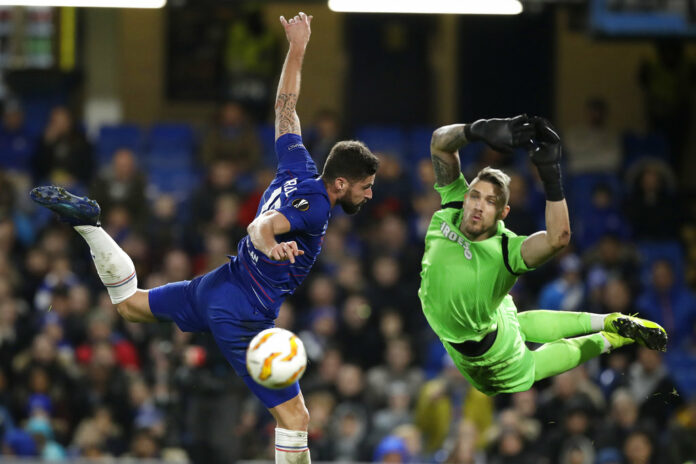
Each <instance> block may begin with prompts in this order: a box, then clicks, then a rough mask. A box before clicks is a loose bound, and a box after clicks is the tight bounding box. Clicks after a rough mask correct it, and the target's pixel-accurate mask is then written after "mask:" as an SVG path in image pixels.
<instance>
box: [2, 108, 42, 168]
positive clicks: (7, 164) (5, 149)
mask: <svg viewBox="0 0 696 464" xmlns="http://www.w3.org/2000/svg"><path fill="white" fill-rule="evenodd" d="M35 144H36V140H35V139H34V137H32V136H31V134H30V133H29V131H27V129H26V127H25V125H24V111H23V110H22V106H21V104H20V103H19V102H18V101H16V100H9V101H7V102H6V103H5V105H4V107H3V111H2V122H1V123H0V153H2V154H3V155H2V156H0V168H2V169H6V170H8V171H12V172H13V173H14V174H21V175H24V176H29V175H30V173H31V157H32V155H33V153H34V146H35Z"/></svg>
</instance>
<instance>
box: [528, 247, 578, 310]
mask: <svg viewBox="0 0 696 464" xmlns="http://www.w3.org/2000/svg"><path fill="white" fill-rule="evenodd" d="M560 268H561V272H562V274H561V276H560V277H559V278H558V279H556V280H554V281H553V282H551V283H549V284H548V285H546V286H545V287H544V288H542V289H541V295H540V296H539V303H538V306H539V307H540V308H545V309H557V310H562V311H578V310H580V308H581V305H582V304H583V302H584V298H585V288H584V285H583V282H582V276H581V275H580V273H581V271H582V264H581V262H580V258H578V257H577V256H576V255H573V254H569V255H566V256H564V257H563V258H561V262H560Z"/></svg>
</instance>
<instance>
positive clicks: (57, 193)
mask: <svg viewBox="0 0 696 464" xmlns="http://www.w3.org/2000/svg"><path fill="white" fill-rule="evenodd" d="M29 195H30V196H31V199H32V200H34V201H35V202H36V203H38V204H40V205H41V206H45V207H46V208H48V209H50V210H51V211H53V212H54V213H56V214H58V216H59V217H60V220H61V221H64V222H67V223H68V224H70V225H72V226H99V225H101V224H100V222H99V214H100V213H101V208H100V207H99V204H98V203H97V202H96V201H94V200H90V199H89V198H87V197H78V196H75V195H73V194H72V193H70V192H68V191H67V190H65V189H64V188H63V187H56V186H54V185H47V186H43V187H36V188H35V189H33V190H32V191H31V192H30V193H29Z"/></svg>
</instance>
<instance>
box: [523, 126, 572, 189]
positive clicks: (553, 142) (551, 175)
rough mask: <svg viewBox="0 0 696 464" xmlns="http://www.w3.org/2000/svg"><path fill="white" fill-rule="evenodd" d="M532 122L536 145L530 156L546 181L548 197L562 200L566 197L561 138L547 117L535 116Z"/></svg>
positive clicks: (542, 178) (545, 187) (543, 180)
mask: <svg viewBox="0 0 696 464" xmlns="http://www.w3.org/2000/svg"><path fill="white" fill-rule="evenodd" d="M532 122H533V124H534V128H535V130H536V134H535V135H534V139H535V140H536V146H535V147H533V148H532V149H530V151H529V157H530V158H531V159H532V163H534V165H535V166H536V167H537V170H538V171H539V177H541V181H542V182H543V183H544V190H545V191H546V199H547V200H549V201H561V200H563V198H564V194H563V184H562V183H561V138H560V137H559V136H558V132H556V129H554V128H553V126H552V125H551V123H550V122H549V121H547V120H546V119H544V118H540V117H533V118H532Z"/></svg>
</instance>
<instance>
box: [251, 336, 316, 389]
mask: <svg viewBox="0 0 696 464" xmlns="http://www.w3.org/2000/svg"><path fill="white" fill-rule="evenodd" d="M246 366H247V371H249V375H251V378H252V379H254V380H255V381H256V382H257V383H260V384H261V385H263V386H264V387H268V388H274V389H280V388H285V387H288V386H290V385H292V384H293V383H295V382H297V381H298V380H300V377H302V374H304V371H305V368H306V367H307V353H306V352H305V348H304V344H303V343H302V340H300V338H299V337H298V336H297V335H295V334H294V333H292V332H290V331H289V330H285V329H280V328H273V329H266V330H264V331H262V332H259V333H258V334H257V335H256V336H255V337H254V338H253V339H252V340H251V342H250V343H249V346H248V347H247V352H246Z"/></svg>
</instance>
